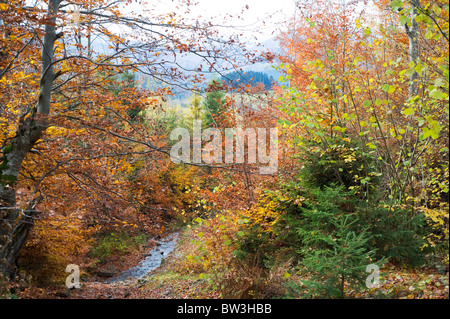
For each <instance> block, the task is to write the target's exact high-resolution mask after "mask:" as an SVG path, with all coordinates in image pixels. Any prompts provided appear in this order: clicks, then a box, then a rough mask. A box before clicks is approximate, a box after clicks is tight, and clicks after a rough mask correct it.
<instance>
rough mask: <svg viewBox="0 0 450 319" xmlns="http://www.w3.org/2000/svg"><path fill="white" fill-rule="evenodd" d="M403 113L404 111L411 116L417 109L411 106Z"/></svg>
mask: <svg viewBox="0 0 450 319" xmlns="http://www.w3.org/2000/svg"><path fill="white" fill-rule="evenodd" d="M402 113H403V114H404V115H406V116H410V115H414V113H415V110H414V108H413V107H412V106H411V107H410V108H407V109H405V110H403V112H402Z"/></svg>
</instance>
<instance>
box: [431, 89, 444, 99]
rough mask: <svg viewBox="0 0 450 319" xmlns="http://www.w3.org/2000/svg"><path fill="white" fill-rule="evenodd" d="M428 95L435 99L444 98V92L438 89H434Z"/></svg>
mask: <svg viewBox="0 0 450 319" xmlns="http://www.w3.org/2000/svg"><path fill="white" fill-rule="evenodd" d="M429 95H430V97H432V98H434V99H436V100H443V99H444V94H443V93H442V92H441V91H440V90H438V89H434V90H432V91H431V92H430V93H429Z"/></svg>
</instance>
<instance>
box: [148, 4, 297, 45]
mask: <svg viewBox="0 0 450 319" xmlns="http://www.w3.org/2000/svg"><path fill="white" fill-rule="evenodd" d="M194 1H195V2H198V5H196V6H191V10H192V16H193V17H195V16H198V15H201V16H202V17H203V18H204V19H208V20H209V19H210V20H211V21H212V22H213V23H214V22H216V23H218V24H221V22H222V21H223V17H225V16H226V17H227V24H229V25H235V26H242V27H244V26H245V29H246V30H247V29H248V30H250V31H249V32H254V33H253V34H254V35H255V36H258V39H259V41H265V40H267V39H270V38H273V36H274V35H273V34H272V32H273V31H276V30H277V28H283V25H284V23H285V22H286V21H287V20H288V19H289V18H290V17H292V16H293V14H294V8H295V1H294V0H194ZM150 3H151V4H152V5H153V6H155V8H156V9H157V11H159V10H161V11H162V12H172V11H173V10H174V7H175V5H176V3H177V0H175V1H172V0H157V1H150ZM247 6H248V9H247V8H246V7H247ZM229 15H232V16H233V18H230V17H229ZM238 17H240V18H241V19H238Z"/></svg>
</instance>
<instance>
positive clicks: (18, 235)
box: [0, 0, 61, 275]
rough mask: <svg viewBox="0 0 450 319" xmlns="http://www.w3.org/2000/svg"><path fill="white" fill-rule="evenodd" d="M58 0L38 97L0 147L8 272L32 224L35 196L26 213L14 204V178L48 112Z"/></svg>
mask: <svg viewBox="0 0 450 319" xmlns="http://www.w3.org/2000/svg"><path fill="white" fill-rule="evenodd" d="M60 2H61V0H50V1H49V5H48V9H47V20H46V21H47V23H46V25H45V35H44V39H43V46H42V62H41V66H42V74H41V82H40V88H39V90H40V92H39V100H38V104H37V106H36V108H35V109H34V110H32V111H31V112H30V113H29V114H25V115H24V116H23V117H22V119H21V121H20V125H19V128H18V130H17V132H16V136H15V137H14V138H13V139H12V141H11V143H10V144H9V145H7V146H6V147H4V149H3V156H2V157H1V161H2V162H1V165H0V271H1V272H2V273H3V274H5V275H10V274H11V273H12V271H13V269H12V267H13V265H14V262H15V260H16V258H17V255H18V252H19V250H20V248H21V247H22V245H23V243H24V242H25V241H26V239H27V237H28V234H29V232H30V230H31V228H32V226H33V215H34V214H36V213H37V212H35V211H34V210H33V207H34V204H35V203H36V199H35V200H33V202H32V203H31V204H30V206H29V207H28V209H27V210H26V213H24V211H22V210H20V209H18V208H17V207H16V203H17V199H16V190H15V188H14V187H15V182H16V181H17V179H18V177H19V171H20V169H21V167H22V163H23V161H24V160H25V157H26V156H27V154H28V153H29V152H30V151H31V150H32V149H33V147H34V145H35V144H36V142H37V141H38V140H39V139H40V138H41V137H42V133H43V132H44V131H45V129H46V125H47V124H46V122H45V120H43V119H42V118H40V117H39V115H48V114H49V112H50V101H51V92H52V86H53V82H54V80H55V74H54V72H53V59H54V47H55V41H56V39H57V38H58V36H57V34H56V13H57V12H58V10H59V5H60Z"/></svg>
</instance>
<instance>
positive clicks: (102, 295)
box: [17, 229, 449, 299]
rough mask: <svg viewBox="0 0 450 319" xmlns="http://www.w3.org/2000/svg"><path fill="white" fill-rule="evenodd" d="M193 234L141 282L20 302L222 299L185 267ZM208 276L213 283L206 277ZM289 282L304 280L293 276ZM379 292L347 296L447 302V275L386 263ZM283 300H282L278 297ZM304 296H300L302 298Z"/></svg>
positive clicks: (88, 284)
mask: <svg viewBox="0 0 450 319" xmlns="http://www.w3.org/2000/svg"><path fill="white" fill-rule="evenodd" d="M192 239H194V234H193V233H192V232H190V231H189V230H188V229H186V230H184V231H182V232H181V235H180V239H179V241H178V244H177V247H176V248H175V250H174V251H173V252H172V253H171V254H170V255H169V256H168V257H167V258H165V259H164V261H163V263H162V265H161V266H160V267H158V268H156V269H155V270H153V271H151V272H150V273H149V274H148V275H147V276H145V277H144V278H142V279H136V278H129V279H125V280H122V281H117V282H113V283H107V282H106V281H102V280H99V279H98V278H88V279H85V280H84V281H83V282H82V283H81V286H82V287H81V289H72V290H70V291H69V290H67V289H66V288H65V287H64V286H60V287H49V288H28V289H26V290H24V291H22V292H20V293H18V294H17V297H18V298H20V299H220V298H221V292H220V291H219V289H218V285H217V283H215V282H214V281H213V280H211V279H210V278H214V276H213V274H207V275H206V276H199V274H198V273H188V272H186V270H185V269H181V267H182V266H180V265H182V264H183V260H184V259H185V258H186V251H189V250H190V252H191V253H192V247H191V246H192V245H190V242H191V241H192ZM144 255H145V254H144V252H143V251H142V250H139V251H136V252H135V253H134V254H132V255H128V256H127V257H126V262H125V263H124V262H123V260H122V262H121V263H115V264H114V267H119V265H120V268H122V269H121V270H125V269H126V268H131V267H133V266H135V265H137V264H138V263H139V261H140V260H142V259H143V258H144ZM208 278H209V279H208ZM289 280H291V281H292V280H294V281H297V282H300V281H301V279H300V278H299V277H298V276H296V275H292V276H290V277H289ZM380 284H381V286H380V287H379V288H374V289H371V290H370V289H366V290H364V291H362V292H352V291H348V296H347V297H349V298H361V299H379V298H381V299H448V298H449V273H448V269H447V271H446V272H445V273H444V272H442V271H438V270H437V269H436V268H433V267H420V268H417V267H416V268H412V267H399V266H395V265H392V264H387V265H385V266H384V267H383V269H382V270H381V277H380ZM280 297H282V296H280ZM298 298H301V296H298Z"/></svg>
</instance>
